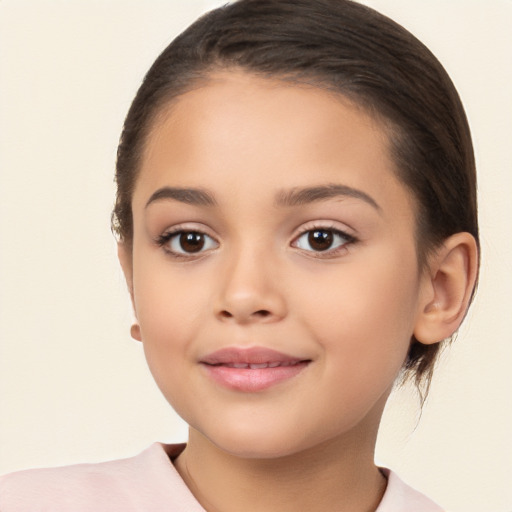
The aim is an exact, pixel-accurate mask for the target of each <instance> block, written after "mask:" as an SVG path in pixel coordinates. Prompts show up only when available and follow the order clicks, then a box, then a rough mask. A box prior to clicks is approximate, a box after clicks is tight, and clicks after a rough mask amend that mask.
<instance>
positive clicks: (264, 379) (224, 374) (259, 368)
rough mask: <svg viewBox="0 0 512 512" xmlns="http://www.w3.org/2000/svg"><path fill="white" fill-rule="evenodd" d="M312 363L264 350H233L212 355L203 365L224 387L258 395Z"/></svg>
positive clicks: (207, 357) (209, 374)
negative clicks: (259, 392) (257, 393)
mask: <svg viewBox="0 0 512 512" xmlns="http://www.w3.org/2000/svg"><path fill="white" fill-rule="evenodd" d="M310 362H311V360H310V359H301V358H297V357H293V356H289V355H286V354H283V353H281V352H277V351H275V350H272V349H267V348H263V347H252V348H248V349H246V348H236V347H233V348H225V349H221V350H218V351H216V352H213V353H212V354H210V355H208V356H206V357H205V358H203V359H202V360H201V365H202V367H203V368H204V370H205V371H206V373H207V375H208V376H209V377H210V378H211V379H212V380H213V381H214V382H215V383H217V384H220V385H221V386H222V387H225V388H228V389H231V390H234V391H239V392H245V393H255V392H258V391H263V390H265V389H268V388H270V387H272V386H275V385H277V384H279V383H281V382H283V381H286V380H289V379H291V378H292V377H295V376H296V375H298V374H299V373H301V372H302V371H303V370H304V369H305V368H306V367H307V366H308V365H309V363H310Z"/></svg>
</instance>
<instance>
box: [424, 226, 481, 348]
mask: <svg viewBox="0 0 512 512" xmlns="http://www.w3.org/2000/svg"><path fill="white" fill-rule="evenodd" d="M477 275H478V247H477V244H476V241H475V238H474V237H473V236H472V235H471V234H469V233H456V234H455V235H452V236H451V237H449V238H447V239H446V240H445V241H444V243H443V244H442V246H441V247H440V248H439V250H438V251H436V253H435V254H434V255H433V256H432V258H431V259H430V261H429V264H428V268H427V269H426V270H425V275H424V277H423V281H422V284H421V286H422V290H421V294H420V304H419V307H420V309H419V314H418V316H417V319H416V324H415V328H414V337H415V338H416V339H417V340H418V341H419V342H420V343H423V344H426V345H430V344H434V343H437V342H439V341H442V340H444V339H446V338H448V337H450V336H451V335H452V334H453V333H454V332H455V331H456V330H457V329H458V328H459V326H460V324H461V323H462V320H463V319H464V317H465V315H466V312H467V309H468V307H469V302H470V300H471V296H472V293H473V289H474V287H475V283H476V279H477Z"/></svg>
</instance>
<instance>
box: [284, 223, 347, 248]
mask: <svg viewBox="0 0 512 512" xmlns="http://www.w3.org/2000/svg"><path fill="white" fill-rule="evenodd" d="M353 241H354V237H352V236H350V235H348V234H346V233H343V232H342V231H339V230H337V229H332V228H315V229H309V230H308V231H305V232H304V233H302V234H301V235H300V236H299V237H298V238H296V239H295V241H294V243H293V246H294V247H297V248H299V249H303V250H304V251H312V252H335V251H336V249H339V248H341V247H343V246H345V245H347V244H349V243H352V242H353Z"/></svg>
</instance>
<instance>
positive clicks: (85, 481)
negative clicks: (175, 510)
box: [0, 443, 193, 512]
mask: <svg viewBox="0 0 512 512" xmlns="http://www.w3.org/2000/svg"><path fill="white" fill-rule="evenodd" d="M173 451H176V454H177V453H179V451H180V446H179V445H174V446H172V445H170V446H164V445H161V444H159V443H155V444H153V445H152V446H151V447H149V448H148V449H147V450H145V451H143V452H142V453H140V454H139V455H137V456H135V457H131V458H128V459H122V460H115V461H109V462H102V463H98V464H78V465H74V466H66V467H61V468H47V469H31V470H27V471H19V472H16V473H11V474H8V475H5V476H3V477H0V510H1V511H2V512H39V511H40V512H43V511H45V512H64V511H66V512H67V511H69V510H73V511H74V512H86V511H87V512H89V511H97V512H100V511H112V510H123V511H125V512H132V511H142V510H160V508H161V507H162V504H163V503H167V504H168V503H172V502H177V503H180V502H181V501H183V500H185V501H186V500H187V499H188V495H187V492H186V490H185V489H184V488H183V487H184V483H183V481H182V480H181V478H180V477H179V475H178V473H177V472H176V470H175V469H174V466H173V465H172V462H171V459H170V455H172V452H173ZM159 507H160V508H159ZM187 509H188V507H187V508H184V509H183V510H187ZM191 510H193V509H191Z"/></svg>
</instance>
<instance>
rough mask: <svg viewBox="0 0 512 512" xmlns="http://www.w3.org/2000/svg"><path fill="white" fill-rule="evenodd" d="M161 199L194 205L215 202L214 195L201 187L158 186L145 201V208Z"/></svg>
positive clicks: (213, 203)
mask: <svg viewBox="0 0 512 512" xmlns="http://www.w3.org/2000/svg"><path fill="white" fill-rule="evenodd" d="M162 199H174V200H175V201H179V202H180V203H186V204H191V205H195V206H215V205H216V204H217V201H215V199H214V197H213V196H212V195H211V194H210V193H209V192H207V191H206V190H204V189H201V188H180V187H163V188H159V189H158V190H157V191H156V192H154V193H153V194H152V195H151V197H150V198H149V199H148V201H147V203H146V208H147V207H148V206H149V205H150V204H151V203H154V202H155V201H160V200H162Z"/></svg>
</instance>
